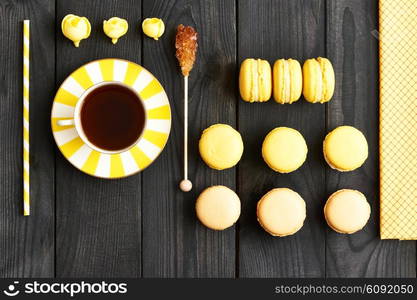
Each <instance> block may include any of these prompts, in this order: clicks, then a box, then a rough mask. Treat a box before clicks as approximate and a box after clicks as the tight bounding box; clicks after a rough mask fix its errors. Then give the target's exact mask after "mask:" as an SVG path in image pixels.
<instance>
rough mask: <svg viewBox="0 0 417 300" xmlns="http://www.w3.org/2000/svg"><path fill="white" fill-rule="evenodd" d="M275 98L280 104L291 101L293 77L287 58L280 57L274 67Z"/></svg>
mask: <svg viewBox="0 0 417 300" xmlns="http://www.w3.org/2000/svg"><path fill="white" fill-rule="evenodd" d="M272 74H273V76H272V78H273V83H274V89H273V90H274V99H275V101H276V102H278V103H280V104H285V103H288V102H290V97H291V91H290V90H291V78H290V71H289V64H288V62H287V61H286V60H285V59H279V60H277V61H276V62H275V63H274V67H273V72H272Z"/></svg>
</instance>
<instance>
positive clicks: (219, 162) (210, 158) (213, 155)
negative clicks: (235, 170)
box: [199, 124, 243, 170]
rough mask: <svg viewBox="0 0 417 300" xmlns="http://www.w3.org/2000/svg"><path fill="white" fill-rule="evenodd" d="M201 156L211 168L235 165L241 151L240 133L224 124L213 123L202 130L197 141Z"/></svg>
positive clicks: (219, 168) (220, 168)
mask: <svg viewBox="0 0 417 300" xmlns="http://www.w3.org/2000/svg"><path fill="white" fill-rule="evenodd" d="M199 150H200V155H201V158H202V159H203V160H204V162H205V163H206V164H207V165H208V166H209V167H210V168H213V169H216V170H223V169H227V168H231V167H233V166H235V165H236V164H237V163H238V162H239V160H240V158H241V157H242V153H243V141H242V137H241V136H240V133H239V132H238V131H237V130H235V129H233V127H231V126H229V125H226V124H215V125H212V126H210V127H209V128H207V129H205V130H204V131H203V134H202V135H201V138H200V142H199Z"/></svg>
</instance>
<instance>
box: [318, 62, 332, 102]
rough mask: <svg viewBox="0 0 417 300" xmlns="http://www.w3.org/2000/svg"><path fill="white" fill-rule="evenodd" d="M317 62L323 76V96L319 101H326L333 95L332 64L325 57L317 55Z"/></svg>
mask: <svg viewBox="0 0 417 300" xmlns="http://www.w3.org/2000/svg"><path fill="white" fill-rule="evenodd" d="M317 61H318V63H319V64H320V69H321V72H322V76H323V96H322V99H321V100H320V103H324V102H328V101H330V99H331V98H332V97H333V94H334V87H335V76H334V70H333V65H332V63H331V62H330V60H328V59H327V58H323V57H318V58H317Z"/></svg>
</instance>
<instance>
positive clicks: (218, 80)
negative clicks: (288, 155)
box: [143, 0, 236, 277]
mask: <svg viewBox="0 0 417 300" xmlns="http://www.w3.org/2000/svg"><path fill="white" fill-rule="evenodd" d="M143 9H144V11H143V16H144V17H153V16H156V17H160V18H162V19H163V20H164V22H165V26H166V27H165V28H166V32H165V34H164V36H163V37H162V38H161V39H160V40H159V41H158V42H155V41H153V40H151V39H148V38H146V39H145V40H144V50H143V62H144V66H145V67H147V68H148V69H149V70H150V71H151V72H152V73H153V74H155V76H156V77H158V79H160V80H161V82H162V84H163V85H164V87H165V89H166V92H167V94H168V97H169V98H170V102H171V105H172V115H173V123H172V125H173V126H172V127H173V128H172V131H171V136H170V140H169V142H168V145H167V147H166V149H165V150H164V152H163V153H162V155H161V157H160V158H158V160H157V161H156V162H155V163H154V164H153V165H152V166H151V167H149V168H148V169H147V170H145V172H144V173H143V275H144V276H145V277H233V276H234V275H235V228H230V229H227V230H225V231H222V232H216V231H213V230H210V229H207V228H205V227H203V226H202V225H201V224H200V223H199V222H198V221H197V219H196V216H195V210H194V205H195V200H196V198H197V196H198V194H199V193H200V192H201V191H202V190H203V189H204V188H206V187H208V186H211V185H217V184H221V185H226V186H228V187H230V188H231V189H233V190H234V189H235V169H229V170H225V171H216V170H212V169H210V168H209V167H207V166H206V165H205V164H204V163H203V161H202V160H201V158H200V157H199V154H198V140H199V137H200V134H201V132H202V130H204V129H205V128H206V127H208V126H210V125H212V124H215V123H226V124H229V125H232V126H235V125H236V110H235V109H236V104H235V103H236V102H235V101H236V98H235V60H236V57H235V53H236V28H235V20H236V18H235V1H230V0H228V1H162V0H160V1H146V2H144V6H143ZM180 23H183V24H185V25H191V26H193V27H194V28H195V29H196V30H197V32H198V34H199V40H198V43H199V48H198V55H197V61H196V64H195V66H194V69H193V70H192V71H191V74H190V79H189V80H190V83H189V88H190V90H189V116H190V117H189V125H190V126H189V177H190V179H191V181H192V182H193V184H194V187H193V190H192V191H191V192H189V193H183V192H181V191H180V190H179V188H178V183H179V181H180V180H181V179H182V176H183V174H182V165H183V161H182V153H183V148H182V139H183V135H182V131H183V123H182V120H183V101H182V99H183V84H182V82H183V80H182V76H181V73H180V69H179V67H178V63H177V61H176V59H175V56H174V55H175V48H174V40H175V32H176V27H177V25H178V24H180Z"/></svg>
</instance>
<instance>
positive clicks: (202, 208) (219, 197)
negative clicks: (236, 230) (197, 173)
mask: <svg viewBox="0 0 417 300" xmlns="http://www.w3.org/2000/svg"><path fill="white" fill-rule="evenodd" d="M195 209H196V213H197V217H198V219H199V220H200V222H201V223H203V225H205V226H207V227H208V228H211V229H214V230H223V229H226V228H228V227H230V226H232V225H233V224H235V223H236V221H237V220H238V219H239V216H240V199H239V197H238V196H237V195H236V193H235V192H234V191H232V190H231V189H229V188H228V187H225V186H223V185H216V186H211V187H209V188H206V189H205V190H204V191H203V192H202V193H201V194H200V196H199V197H198V198H197V202H196V204H195Z"/></svg>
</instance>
